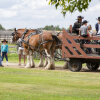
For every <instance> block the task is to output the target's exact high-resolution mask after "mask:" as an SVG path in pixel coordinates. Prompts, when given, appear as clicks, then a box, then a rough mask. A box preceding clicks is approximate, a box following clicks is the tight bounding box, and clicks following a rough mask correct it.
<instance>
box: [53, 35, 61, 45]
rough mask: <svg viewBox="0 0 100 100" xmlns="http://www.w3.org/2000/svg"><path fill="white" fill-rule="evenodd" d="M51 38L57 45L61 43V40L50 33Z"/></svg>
mask: <svg viewBox="0 0 100 100" xmlns="http://www.w3.org/2000/svg"><path fill="white" fill-rule="evenodd" d="M52 38H53V41H55V42H56V44H57V45H58V44H60V43H61V40H60V39H59V38H58V37H57V36H56V35H52Z"/></svg>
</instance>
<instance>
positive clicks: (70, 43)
mask: <svg viewBox="0 0 100 100" xmlns="http://www.w3.org/2000/svg"><path fill="white" fill-rule="evenodd" d="M83 39H84V40H88V41H92V42H90V43H89V44H88V43H85V44H83V45H82V46H81V45H80V42H79V41H82V40H83ZM98 40H100V37H96V36H92V37H89V38H83V37H79V36H75V35H72V34H70V33H68V32H67V31H65V30H64V31H63V45H62V58H64V59H66V58H69V59H70V60H69V61H68V68H69V69H70V70H71V71H80V70H81V68H82V64H83V63H86V65H87V67H88V68H89V69H90V70H91V71H94V70H97V69H98V68H99V64H100V55H99V54H98V52H96V50H99V49H100V44H97V43H96V42H95V41H98ZM93 41H94V43H93ZM81 47H83V48H84V49H87V48H88V49H91V51H92V50H94V52H91V53H87V52H86V51H85V50H84V49H82V48H81Z"/></svg>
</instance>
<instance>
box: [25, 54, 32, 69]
mask: <svg viewBox="0 0 100 100" xmlns="http://www.w3.org/2000/svg"><path fill="white" fill-rule="evenodd" d="M30 67H31V64H30V55H27V65H26V66H25V68H30Z"/></svg>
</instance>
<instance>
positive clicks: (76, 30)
mask: <svg viewBox="0 0 100 100" xmlns="http://www.w3.org/2000/svg"><path fill="white" fill-rule="evenodd" d="M82 19H84V17H82V16H78V17H77V22H75V23H74V26H73V29H72V31H73V33H75V34H77V35H79V29H80V27H81V26H82Z"/></svg>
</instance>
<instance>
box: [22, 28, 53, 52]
mask: <svg viewBox="0 0 100 100" xmlns="http://www.w3.org/2000/svg"><path fill="white" fill-rule="evenodd" d="M28 31H29V30H28V29H26V30H25V32H24V33H23V35H22V37H21V42H23V43H25V44H27V45H28V49H31V48H33V49H35V47H34V46H32V45H30V44H29V39H30V38H31V37H32V36H33V35H37V34H39V41H38V42H39V46H38V48H37V49H35V50H36V51H40V47H41V45H43V44H45V43H47V42H50V41H52V40H49V41H45V40H44V39H43V35H42V32H40V31H38V30H36V32H33V33H31V34H29V35H28V36H27V38H28V40H27V41H25V40H24V38H25V35H26V34H27V33H28Z"/></svg>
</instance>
